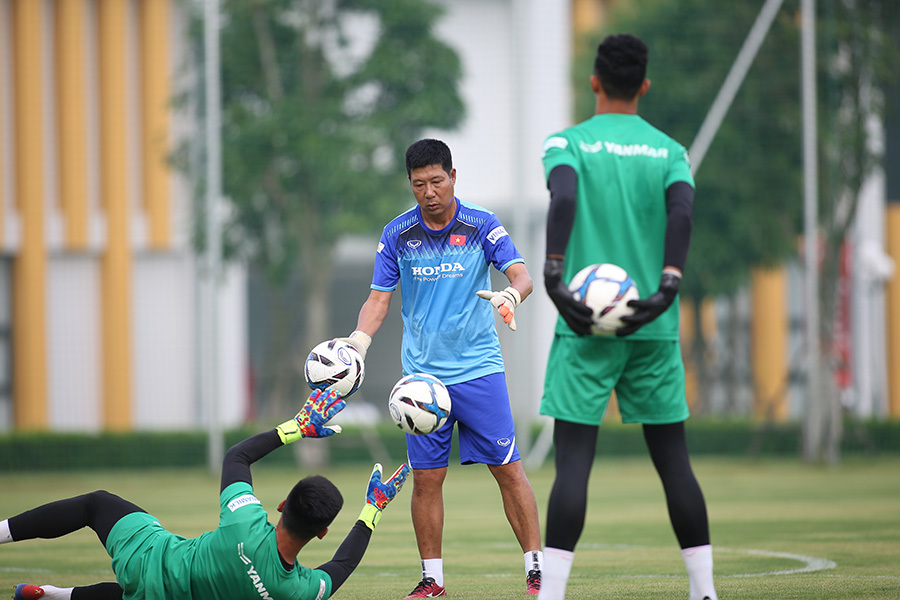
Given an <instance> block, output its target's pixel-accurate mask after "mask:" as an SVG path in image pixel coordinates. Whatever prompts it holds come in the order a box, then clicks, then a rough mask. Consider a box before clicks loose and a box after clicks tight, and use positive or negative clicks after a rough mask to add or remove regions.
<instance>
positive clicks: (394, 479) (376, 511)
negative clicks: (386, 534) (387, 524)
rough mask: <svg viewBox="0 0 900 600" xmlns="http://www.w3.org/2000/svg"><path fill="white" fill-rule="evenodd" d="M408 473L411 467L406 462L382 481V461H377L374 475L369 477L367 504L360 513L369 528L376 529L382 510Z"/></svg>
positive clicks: (395, 493) (360, 517) (392, 497)
mask: <svg viewBox="0 0 900 600" xmlns="http://www.w3.org/2000/svg"><path fill="white" fill-rule="evenodd" d="M408 475H409V467H408V466H407V465H406V463H404V464H402V465H400V468H399V469H397V470H396V471H394V474H393V475H391V477H390V479H388V480H387V481H385V482H384V483H382V481H381V463H375V468H374V469H372V476H371V477H369V487H368V489H366V504H365V506H363V509H362V512H361V513H359V520H360V521H362V522H363V523H365V524H366V526H367V527H368V528H369V529H372V530H374V529H375V526H376V525H378V521H379V520H381V511H383V510H384V507H385V506H387V505H388V503H389V502H390V501H391V500H393V499H394V496H396V495H397V492H399V491H400V488H402V487H403V483H404V482H405V481H406V477H407V476H408Z"/></svg>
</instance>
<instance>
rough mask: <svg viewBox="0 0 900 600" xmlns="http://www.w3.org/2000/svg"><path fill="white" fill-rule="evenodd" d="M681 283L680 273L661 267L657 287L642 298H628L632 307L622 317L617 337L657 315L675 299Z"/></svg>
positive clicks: (664, 310)
mask: <svg viewBox="0 0 900 600" xmlns="http://www.w3.org/2000/svg"><path fill="white" fill-rule="evenodd" d="M680 285H681V273H678V272H676V271H674V270H672V269H663V273H662V277H661V278H660V280H659V289H658V290H656V292H655V293H653V295H651V296H650V297H648V298H646V299H644V300H629V301H628V306H630V307H631V308H633V309H634V312H633V313H632V314H630V315H626V316H624V317H622V322H623V323H625V324H624V325H623V326H621V327H619V328H618V329H616V335H617V336H619V337H622V336H626V335H631V334H632V333H634V332H635V331H637V330H638V329H640V328H641V327H643V326H644V325H646V324H647V323H649V322H650V321H652V320H653V319H655V318H656V317H658V316H659V315H661V314H663V313H664V312H666V309H667V308H669V307H670V306H671V305H672V302H674V301H675V295H676V294H678V286H680Z"/></svg>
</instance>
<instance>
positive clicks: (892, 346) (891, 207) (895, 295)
mask: <svg viewBox="0 0 900 600" xmlns="http://www.w3.org/2000/svg"><path fill="white" fill-rule="evenodd" d="M886 213H887V223H886V227H887V232H886V233H887V235H886V239H887V253H888V254H889V255H890V257H891V258H892V259H894V264H896V265H900V203H897V202H891V203H888V205H887V211H886ZM887 328H888V329H887V336H886V337H887V373H888V412H889V414H890V416H891V417H893V418H895V419H896V418H900V274H895V275H894V276H893V277H892V278H891V279H890V280H889V281H888V284H887Z"/></svg>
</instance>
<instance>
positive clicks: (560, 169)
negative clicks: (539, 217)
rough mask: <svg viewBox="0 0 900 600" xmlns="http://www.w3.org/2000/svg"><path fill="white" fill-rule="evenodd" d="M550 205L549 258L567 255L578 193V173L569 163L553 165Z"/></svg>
mask: <svg viewBox="0 0 900 600" xmlns="http://www.w3.org/2000/svg"><path fill="white" fill-rule="evenodd" d="M547 189H548V190H550V207H549V208H548V209H547V258H558V259H562V258H563V257H565V255H566V246H568V245H569V236H570V235H571V234H572V225H573V224H574V223H575V206H576V200H577V195H578V173H576V172H575V169H573V168H572V167H570V166H569V165H559V166H556V167H553V170H551V171H550V175H549V176H548V177H547Z"/></svg>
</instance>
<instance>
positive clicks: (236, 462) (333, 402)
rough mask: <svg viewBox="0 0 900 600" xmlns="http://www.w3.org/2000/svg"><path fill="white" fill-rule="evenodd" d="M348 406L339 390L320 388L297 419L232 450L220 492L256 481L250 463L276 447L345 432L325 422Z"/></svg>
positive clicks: (237, 445) (227, 458) (265, 432)
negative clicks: (234, 485)
mask: <svg viewBox="0 0 900 600" xmlns="http://www.w3.org/2000/svg"><path fill="white" fill-rule="evenodd" d="M346 405H347V403H346V402H344V400H343V399H341V395H340V394H339V393H338V392H335V391H324V390H316V391H314V392H313V393H312V394H310V396H309V398H308V399H307V400H306V404H304V405H303V408H301V409H300V412H298V413H297V414H296V415H295V416H294V418H293V419H290V420H288V421H285V422H284V423H282V424H281V425H279V426H278V427H276V428H275V429H270V430H269V431H264V432H262V433H258V434H256V435H254V436H250V437H249V438H247V439H245V440H244V441H242V442H239V443H237V444H235V445H234V446H232V447H231V448H229V449H228V452H226V453H225V459H224V460H223V461H222V484H221V488H220V490H219V491H220V492H221V491H223V490H224V489H225V488H227V487H228V486H229V485H231V484H232V483H237V482H239V481H242V482H246V483H249V484H251V485H252V484H253V478H252V476H251V475H250V465H251V464H253V463H255V462H256V461H258V460H259V459H261V458H262V457H263V456H265V455H267V454H268V453H269V452H271V451H272V450H275V449H276V448H280V447H281V446H283V445H285V444H290V443H292V442H296V441H297V440H299V439H300V438H305V437H306V438H320V437H328V436H331V435H334V434H335V433H340V432H341V426H340V425H325V423H327V422H328V420H329V419H331V418H332V417H334V416H335V415H336V414H338V413H339V412H340V411H341V410H342V409H343V408H344V407H345V406H346Z"/></svg>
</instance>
